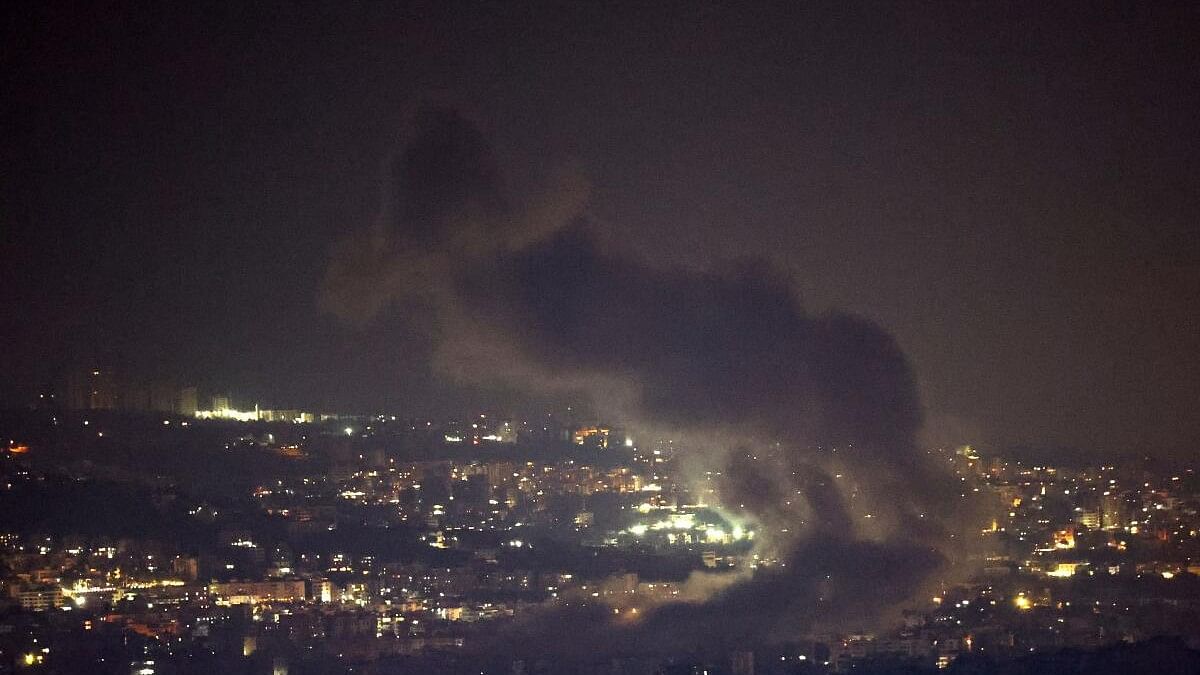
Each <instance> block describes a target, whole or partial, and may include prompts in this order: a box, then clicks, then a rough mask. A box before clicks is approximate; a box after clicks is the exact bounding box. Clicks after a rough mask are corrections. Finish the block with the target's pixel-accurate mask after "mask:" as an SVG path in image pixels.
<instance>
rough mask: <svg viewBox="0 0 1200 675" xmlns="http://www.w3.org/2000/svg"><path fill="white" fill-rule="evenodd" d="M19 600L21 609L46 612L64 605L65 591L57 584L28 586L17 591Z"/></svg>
mask: <svg viewBox="0 0 1200 675" xmlns="http://www.w3.org/2000/svg"><path fill="white" fill-rule="evenodd" d="M17 602H19V603H20V604H21V609H27V610H30V611H33V612H44V611H46V610H48V609H55V608H57V607H62V605H63V592H62V589H61V588H58V587H57V586H39V587H36V588H26V589H23V590H21V591H18V592H17Z"/></svg>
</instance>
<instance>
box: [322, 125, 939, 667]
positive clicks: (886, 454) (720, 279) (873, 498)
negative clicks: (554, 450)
mask: <svg viewBox="0 0 1200 675" xmlns="http://www.w3.org/2000/svg"><path fill="white" fill-rule="evenodd" d="M415 129H416V131H415V136H414V139H413V141H412V142H411V143H410V145H409V146H408V148H407V149H406V150H405V151H404V152H403V153H401V154H400V155H399V156H398V157H397V160H396V162H395V165H394V166H395V168H394V172H393V179H394V185H393V186H392V190H391V197H392V198H393V199H394V201H391V202H390V203H389V204H388V205H387V207H386V208H385V209H384V215H383V217H381V219H380V222H378V223H375V224H374V225H373V226H372V227H370V228H368V231H366V232H364V233H359V234H357V235H354V236H352V237H350V238H348V240H347V241H346V242H344V243H343V244H342V245H341V247H340V248H339V249H338V250H337V251H336V252H335V255H334V259H333V261H332V262H331V264H330V267H329V272H328V275H327V280H326V285H325V289H324V291H323V295H322V303H323V304H324V306H325V307H327V308H328V309H330V310H332V311H334V312H336V313H339V314H341V315H343V316H345V317H347V318H350V319H353V320H359V321H361V320H366V319H369V318H370V316H371V315H373V314H376V313H378V312H380V311H383V310H384V309H385V308H386V307H388V306H389V305H390V304H393V303H397V302H400V301H407V300H411V299H413V298H420V299H423V300H424V301H425V305H424V306H425V307H427V309H428V311H427V312H421V313H419V315H414V316H413V317H412V318H413V320H414V321H417V322H420V323H421V324H422V325H423V326H425V327H426V328H427V330H428V332H429V335H430V337H431V339H432V340H433V341H434V343H435V345H436V348H435V353H436V354H437V356H436V365H437V367H439V368H440V369H441V370H442V371H444V372H445V373H448V374H450V375H452V376H455V377H458V378H460V379H463V380H466V381H468V382H486V381H500V382H504V383H506V384H509V385H512V384H519V385H521V386H527V387H531V388H535V389H538V390H541V391H561V390H568V391H573V392H582V393H587V394H590V395H591V396H592V397H593V398H594V400H595V402H596V405H597V407H598V408H600V409H602V410H605V409H607V410H610V411H614V412H617V413H619V414H621V415H623V416H624V417H625V418H627V419H632V420H634V421H636V422H637V423H639V424H641V425H642V426H643V427H645V428H647V429H655V430H666V431H670V432H672V433H676V434H681V435H682V437H684V438H686V439H687V441H688V443H687V445H688V446H689V447H693V448H695V459H696V461H698V462H701V463H705V464H706V465H707V466H709V467H715V468H717V469H719V470H721V471H722V473H723V476H724V479H725V480H724V483H723V485H722V487H721V490H722V493H723V501H724V502H725V503H726V504H727V505H730V506H736V507H737V508H738V509H741V510H742V511H744V512H745V513H746V514H747V515H749V516H751V517H753V518H754V519H755V520H756V521H757V522H758V523H759V524H760V527H761V529H762V531H763V532H764V533H765V534H766V535H767V536H766V537H765V542H764V544H763V550H764V552H767V553H770V554H772V555H775V556H777V557H778V558H779V560H780V563H781V564H780V565H778V566H775V567H772V568H770V569H769V570H764V571H761V572H760V573H758V574H756V575H754V578H753V579H743V580H741V581H739V582H737V583H734V584H732V585H731V586H729V587H727V588H724V589H723V590H720V591H717V592H714V593H711V594H709V597H707V600H706V601H705V602H693V603H683V604H679V605H676V606H667V607H663V608H661V609H659V610H658V611H657V612H654V613H651V615H650V616H649V617H648V618H647V619H646V620H645V623H644V624H643V625H641V626H639V627H638V629H636V630H628V629H623V628H621V627H619V626H613V627H611V635H609V637H608V638H607V639H609V640H610V641H611V642H612V644H613V645H617V646H618V647H616V648H618V649H622V650H625V651H630V652H636V651H642V650H644V649H646V648H647V645H645V644H642V643H641V642H640V639H639V637H638V636H640V635H643V634H644V632H645V631H646V630H649V631H650V633H652V634H654V635H655V636H656V642H655V644H657V645H659V646H660V647H661V646H662V645H664V644H669V645H670V646H671V648H685V647H687V646H688V645H693V646H694V645H695V644H696V643H697V642H698V641H705V642H707V644H710V645H712V644H716V643H717V642H724V640H718V641H717V642H714V641H713V640H714V639H715V635H716V634H718V633H719V634H720V635H721V636H724V637H741V638H743V639H744V638H746V637H747V636H758V637H759V638H764V637H767V636H779V637H783V636H787V635H792V636H794V635H796V634H797V633H798V632H799V631H803V630H806V629H808V628H810V627H811V626H813V625H814V621H820V622H822V624H823V625H837V624H841V623H846V622H869V621H871V620H872V619H873V618H874V617H877V616H878V614H879V612H880V611H882V610H884V609H886V608H888V607H891V606H893V605H894V604H895V603H897V602H900V601H903V600H905V599H907V598H909V597H911V596H912V595H913V594H914V593H915V592H917V590H918V589H919V588H920V586H921V584H923V583H925V582H926V581H927V580H928V578H929V574H930V573H931V572H932V571H934V570H936V569H938V568H939V566H941V565H942V563H943V562H944V560H943V557H942V555H941V554H940V553H939V550H941V542H942V541H943V540H944V537H945V536H947V532H946V530H945V528H944V526H943V521H942V518H941V516H942V514H943V513H944V512H945V510H946V509H945V506H946V504H947V503H948V500H949V499H950V498H951V497H954V498H957V497H958V495H957V494H956V493H955V494H953V495H951V494H949V493H947V492H945V491H944V490H939V489H936V488H933V487H931V486H934V485H937V484H939V480H938V478H939V477H938V475H937V474H936V473H935V472H934V471H933V470H932V469H931V468H930V467H929V466H928V462H927V461H926V457H925V455H924V454H922V453H921V452H919V451H918V449H917V446H916V440H915V439H916V437H917V433H918V431H919V429H920V425H921V407H920V403H919V401H918V397H917V394H916V387H915V384H914V380H913V375H912V372H911V370H910V368H909V365H908V362H907V360H906V359H905V357H904V355H903V353H902V352H901V350H900V348H899V346H898V345H897V344H896V342H895V340H894V339H893V338H892V337H891V336H890V335H889V334H888V333H887V332H886V331H884V330H883V329H881V328H880V327H878V326H876V325H874V324H872V323H871V322H869V321H866V320H864V319H861V318H858V317H855V316H851V315H848V314H844V313H839V312H832V313H824V314H819V315H813V314H810V313H808V312H806V311H805V310H804V308H803V307H802V306H801V304H800V303H799V301H798V299H797V298H796V296H795V294H794V292H793V291H792V286H791V284H790V283H789V282H788V279H787V278H786V277H784V276H782V275H781V274H780V273H779V272H778V271H777V270H775V269H774V268H772V267H771V266H769V265H768V264H766V263H764V262H763V261H757V260H751V261H741V262H739V263H736V264H732V265H728V266H725V267H721V268H717V269H713V270H709V271H694V270H681V269H670V268H666V269H664V268H661V267H659V266H656V265H653V264H650V263H648V262H646V261H645V260H642V259H639V258H638V257H637V256H635V255H632V254H631V253H629V252H628V251H626V250H624V249H623V248H622V247H621V246H620V244H619V243H613V242H610V241H606V240H605V239H604V228H602V227H598V226H596V225H595V224H594V223H593V222H592V221H591V220H590V219H589V217H588V216H587V214H586V212H585V209H584V208H583V206H584V203H585V201H586V194H587V191H586V185H585V183H584V182H583V181H581V180H579V179H578V176H576V175H572V174H571V173H570V172H566V173H565V174H563V175H559V176H555V177H552V178H551V179H549V181H548V182H549V183H550V185H549V186H543V187H542V189H540V190H532V191H530V193H529V194H530V195H531V196H527V197H524V198H513V197H512V196H510V193H506V191H505V190H504V189H503V186H502V183H501V180H500V175H499V174H500V172H499V170H498V169H497V166H496V163H495V159H494V158H493V157H492V156H491V153H490V150H489V148H488V145H487V144H486V143H485V142H484V140H483V138H482V136H481V134H480V133H479V132H478V131H477V130H476V128H475V127H473V126H472V125H471V124H470V123H469V122H467V121H466V120H464V119H463V118H462V117H461V116H459V115H458V114H457V113H455V112H453V111H449V110H427V111H425V112H423V113H421V114H420V115H419V116H418V118H417V122H416V124H415ZM564 176H565V177H564ZM731 234H732V233H731ZM406 306H409V305H406ZM735 449H736V450H735ZM717 616H720V617H725V620H722V621H721V622H720V624H719V625H720V629H719V630H714V626H713V621H712V620H713V618H714V617H717ZM570 624H571V622H570V621H567V620H565V619H564V617H562V616H559V617H557V618H556V619H555V620H553V621H550V622H548V623H547V625H546V626H545V627H544V628H545V630H557V631H559V632H562V631H565V630H567V627H569V626H570ZM563 637H564V638H565V637H566V635H565V634H564V635H563ZM558 644H561V645H564V649H566V648H568V647H567V645H570V644H571V641H570V640H565V639H564V640H562V641H561V642H559V643H558Z"/></svg>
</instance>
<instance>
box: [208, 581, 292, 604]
mask: <svg viewBox="0 0 1200 675" xmlns="http://www.w3.org/2000/svg"><path fill="white" fill-rule="evenodd" d="M208 590H209V592H210V593H212V594H213V595H215V596H217V598H218V600H220V601H221V602H225V603H228V604H231V605H240V604H255V603H258V602H264V601H271V600H274V601H279V602H295V601H298V600H304V599H305V598H306V597H307V592H306V590H305V586H304V580H302V579H282V580H272V581H230V582H223V583H214V584H212V585H211V586H209V589H208Z"/></svg>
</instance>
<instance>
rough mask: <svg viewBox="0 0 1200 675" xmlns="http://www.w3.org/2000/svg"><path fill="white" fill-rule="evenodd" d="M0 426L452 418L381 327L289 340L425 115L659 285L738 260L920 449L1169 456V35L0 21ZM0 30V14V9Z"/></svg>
mask: <svg viewBox="0 0 1200 675" xmlns="http://www.w3.org/2000/svg"><path fill="white" fill-rule="evenodd" d="M20 4H21V6H20V7H17V8H8V9H5V10H3V11H4V12H5V14H4V18H3V35H2V39H0V58H2V66H0V87H2V90H0V91H2V93H0V116H2V117H0V119H2V120H3V131H4V133H3V139H2V140H0V172H2V173H0V176H2V178H0V238H2V246H3V249H2V252H0V253H2V257H0V260H3V264H2V265H0V298H3V300H2V303H3V304H2V307H3V309H4V311H3V318H2V319H0V341H2V343H3V349H2V350H0V372H2V373H3V375H2V376H0V398H2V399H3V402H4V403H5V404H7V405H18V404H22V403H25V402H27V401H28V400H29V399H30V398H31V397H32V396H35V395H36V393H37V392H39V391H42V390H45V389H48V388H52V387H54V386H56V385H58V384H59V383H60V382H61V380H62V378H63V377H64V375H65V373H66V372H67V371H68V370H70V369H72V368H78V367H87V368H90V367H92V366H93V365H105V366H111V367H116V368H118V369H120V370H122V371H124V372H127V373H135V374H137V375H138V376H140V377H144V378H151V377H154V378H160V379H164V380H169V381H172V382H176V383H179V384H196V385H199V386H201V387H202V388H207V389H209V390H220V391H230V392H233V393H234V395H235V398H240V399H241V400H244V401H253V400H259V401H261V402H262V403H264V404H265V405H273V406H277V407H292V406H301V407H309V408H318V409H326V410H328V409H335V410H362V411H376V410H388V411H394V412H397V413H404V412H412V413H425V412H439V411H447V410H455V409H457V408H458V407H459V406H460V405H477V404H482V403H492V404H494V405H497V406H504V405H508V404H509V401H507V400H502V399H504V396H505V394H501V393H499V392H478V391H471V390H470V389H469V388H466V387H463V386H460V385H452V384H449V383H447V382H444V381H443V380H444V379H445V378H444V377H443V376H441V375H439V374H438V373H436V372H431V369H430V367H429V365H428V361H429V358H430V347H429V345H428V341H427V340H426V339H424V337H423V336H422V334H421V333H420V331H418V330H416V329H415V328H414V323H415V322H414V321H413V320H411V317H408V316H406V310H405V309H399V308H397V309H395V310H393V311H386V312H384V313H382V314H381V315H380V316H378V317H376V318H375V319H374V320H373V321H372V322H370V323H368V324H367V325H365V326H361V325H348V324H346V323H344V322H342V321H341V320H340V319H339V318H337V317H335V316H333V315H331V314H330V313H328V312H325V311H322V310H321V308H320V307H319V306H318V301H317V298H318V295H319V293H320V290H321V286H322V280H323V279H324V278H325V274H326V269H327V267H328V264H329V259H330V254H331V250H332V248H333V247H334V245H335V244H336V242H338V241H339V240H341V239H342V238H343V237H345V236H346V235H347V233H349V232H352V231H354V230H355V229H357V228H361V227H363V226H364V225H366V224H367V223H370V222H371V221H372V220H373V219H374V218H376V217H377V214H378V212H379V210H380V203H381V200H382V198H383V194H384V193H385V192H386V190H385V189H384V187H383V186H384V184H385V183H386V182H387V178H386V175H387V172H386V168H385V167H386V166H388V165H389V162H391V161H392V159H393V158H394V157H395V156H396V154H397V153H399V152H400V151H401V150H402V148H403V147H404V143H405V141H406V135H407V134H409V123H410V120H411V118H412V115H413V113H414V111H416V110H418V109H420V108H421V107H422V106H423V105H425V104H427V103H428V102H430V101H435V102H437V103H438V105H442V106H451V107H453V108H455V109H457V110H458V111H460V112H461V114H462V115H463V116H464V117H465V118H467V119H470V120H471V121H472V122H473V123H474V124H476V125H477V126H478V127H479V129H480V130H481V132H482V135H483V136H484V137H486V139H487V141H488V142H489V143H490V144H491V145H492V153H493V155H494V157H495V160H496V162H497V164H498V166H499V169H500V171H501V173H502V174H503V176H504V182H505V185H506V186H508V187H509V188H511V189H512V190H513V191H514V192H517V193H521V192H522V191H530V190H536V189H537V188H536V187H531V186H537V185H540V184H541V182H542V181H543V180H544V178H545V177H546V176H547V175H549V174H552V173H553V172H554V171H555V170H556V168H557V167H562V166H574V167H578V168H579V169H580V170H582V172H583V173H584V174H585V175H586V176H587V177H588V179H589V181H590V184H591V191H590V197H589V199H588V202H587V206H586V210H587V214H588V217H589V218H590V219H591V220H592V221H593V222H595V223H598V224H599V226H600V229H601V230H602V231H603V232H604V233H605V234H606V235H607V236H609V237H610V238H612V239H614V240H619V241H621V242H625V243H626V245H628V246H629V247H631V248H633V249H634V250H636V251H637V252H638V254H639V255H640V256H641V257H642V259H643V260H646V261H650V263H651V265H652V266H653V267H661V268H662V269H677V268H681V267H682V268H687V269H703V268H710V267H714V266H719V265H722V264H725V263H727V262H729V261H730V260H733V259H737V258H742V257H746V256H750V257H753V256H758V257H762V258H766V259H768V260H770V261H772V262H773V263H774V264H775V265H777V266H779V267H780V268H782V269H783V270H784V271H786V273H787V274H789V275H790V277H791V279H792V280H793V281H792V283H794V286H795V291H796V292H797V293H798V294H799V297H800V298H801V300H802V302H803V303H804V304H805V305H806V306H807V307H808V308H810V309H811V310H814V311H821V310H825V309H828V308H841V309H844V310H848V311H850V312H854V313H857V314H860V315H862V316H864V317H866V318H868V319H871V320H873V321H875V322H877V323H878V324H879V325H881V326H883V327H885V328H886V329H888V330H889V331H891V332H892V333H893V334H894V336H895V337H896V340H897V342H898V343H899V345H900V347H901V348H902V349H903V350H904V351H905V352H906V353H907V354H908V356H909V358H910V360H911V363H912V366H913V370H914V372H915V374H916V377H917V381H918V385H919V390H920V393H921V396H922V399H923V403H924V407H925V411H926V423H925V434H926V436H927V438H928V440H930V441H953V442H957V441H974V442H977V443H979V444H981V445H985V446H993V447H997V446H1001V447H1002V446H1007V445H1010V444H1015V443H1028V444H1032V445H1036V446H1043V447H1055V446H1069V447H1073V448H1079V449H1083V450H1085V451H1095V452H1098V453H1112V452H1125V451H1138V452H1146V453H1150V454H1156V455H1163V456H1173V457H1181V458H1190V457H1195V456H1196V455H1197V454H1198V450H1200V414H1197V404H1198V403H1200V356H1198V355H1200V321H1198V320H1197V319H1196V316H1197V315H1198V312H1200V243H1198V240H1197V234H1196V231H1197V230H1200V228H1198V227H1197V226H1196V225H1197V223H1196V220H1197V214H1198V213H1200V112H1198V111H1200V48H1198V47H1197V43H1198V41H1197V37H1196V36H1197V35H1200V5H1197V4H1195V3H1179V4H1173V3H1142V4H1138V5H1135V4H1132V3H1130V4H1102V3H1094V4H1088V5H1087V6H1084V5H1083V4H1082V3H1079V4H1076V3H1064V6H1062V7H1058V8H1051V9H1047V8H1045V7H1041V6H1039V5H1037V4H1033V3H1030V4H1011V3H977V4H974V3H945V4H937V3H925V4H920V5H918V4H916V3H913V4H909V3H865V4H862V5H859V6H855V7H852V6H850V5H849V4H848V3H831V4H829V5H816V4H807V3H784V4H781V5H779V6H778V7H777V8H776V9H767V8H765V7H752V8H739V9H732V8H723V7H722V6H720V5H718V4H715V3H680V4H678V5H669V4H667V3H655V4H656V7H655V8H647V7H642V6H640V4H641V3H630V4H628V5H625V6H621V5H620V4H618V3H603V4H599V3H598V4H596V5H595V6H590V7H589V6H577V5H570V6H558V7H556V6H553V5H529V4H524V3H522V4H521V5H520V6H517V4H516V3H513V4H511V5H510V4H500V3H497V4H478V5H467V4H454V3H430V4H429V5H412V6H410V7H408V8H407V9H401V8H400V7H398V6H393V5H391V4H385V3H378V4H374V3H372V4H362V5H356V4H352V3H331V4H329V5H327V6H325V7H324V8H321V7H319V6H315V5H310V4H305V5H304V6H303V7H296V6H291V5H283V4H281V5H279V6H276V7H267V3H254V4H255V5H256V7H255V8H246V7H240V6H237V5H229V6H225V7H220V6H215V5H213V6H204V7H201V6H199V5H187V6H178V7H167V6H155V5H151V6H147V7H145V8H142V9H138V10H134V9H126V8H122V7H119V6H117V5H116V4H113V5H111V6H107V7H99V8H96V9H93V10H90V11H85V10H80V9H78V8H66V7H59V8H53V7H46V6H42V3H20ZM13 12H17V13H13Z"/></svg>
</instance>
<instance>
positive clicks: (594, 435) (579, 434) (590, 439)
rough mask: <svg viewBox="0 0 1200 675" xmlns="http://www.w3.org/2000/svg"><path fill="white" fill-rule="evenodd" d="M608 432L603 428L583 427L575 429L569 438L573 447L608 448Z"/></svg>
mask: <svg viewBox="0 0 1200 675" xmlns="http://www.w3.org/2000/svg"><path fill="white" fill-rule="evenodd" d="M608 435H609V430H608V429H607V428H605V427H583V428H581V429H577V430H576V431H575V433H574V434H572V436H571V441H572V442H573V443H574V444H575V445H592V446H595V447H598V448H608Z"/></svg>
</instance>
